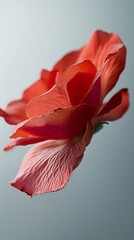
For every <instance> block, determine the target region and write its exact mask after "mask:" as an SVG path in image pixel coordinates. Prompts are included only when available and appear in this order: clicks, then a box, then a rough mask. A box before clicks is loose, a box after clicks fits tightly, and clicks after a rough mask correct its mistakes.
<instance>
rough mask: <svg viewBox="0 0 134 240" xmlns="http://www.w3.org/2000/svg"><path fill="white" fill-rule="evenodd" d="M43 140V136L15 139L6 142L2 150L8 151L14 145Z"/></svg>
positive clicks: (24, 144)
mask: <svg viewBox="0 0 134 240" xmlns="http://www.w3.org/2000/svg"><path fill="white" fill-rule="evenodd" d="M44 140H45V139H44V138H39V137H29V138H19V139H15V140H13V141H12V142H10V143H8V144H7V145H6V146H5V147H4V151H9V150H11V149H12V148H14V147H16V146H26V145H29V144H34V143H39V142H43V141H44Z"/></svg>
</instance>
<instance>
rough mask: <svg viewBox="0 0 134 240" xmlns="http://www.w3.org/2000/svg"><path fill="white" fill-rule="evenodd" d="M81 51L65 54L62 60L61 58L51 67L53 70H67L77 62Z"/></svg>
mask: <svg viewBox="0 0 134 240" xmlns="http://www.w3.org/2000/svg"><path fill="white" fill-rule="evenodd" d="M81 50H82V49H80V50H77V51H72V52H70V53H67V54H66V55H65V56H64V57H63V58H61V59H60V60H59V61H58V62H57V63H56V64H55V65H54V67H53V69H54V70H57V71H60V70H61V69H62V68H67V67H69V66H70V65H73V64H74V63H76V62H77V58H78V57H79V54H80V52H81Z"/></svg>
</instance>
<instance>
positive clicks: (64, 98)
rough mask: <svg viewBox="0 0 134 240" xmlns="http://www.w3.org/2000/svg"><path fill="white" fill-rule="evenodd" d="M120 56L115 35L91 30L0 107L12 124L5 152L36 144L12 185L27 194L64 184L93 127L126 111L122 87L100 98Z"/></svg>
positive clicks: (119, 66) (123, 52)
mask: <svg viewBox="0 0 134 240" xmlns="http://www.w3.org/2000/svg"><path fill="white" fill-rule="evenodd" d="M125 60H126V48H125V46H124V44H123V43H122V41H121V39H120V38H119V37H118V35H116V34H115V33H106V32H103V31H100V30H98V31H95V32H94V33H93V34H92V36H91V39H90V40H89V42H88V43H87V44H86V45H85V46H83V47H82V48H81V49H79V50H76V51H73V52H70V53H68V54H66V55H65V56H64V57H63V58H62V59H60V60H59V61H58V62H57V63H56V64H55V65H54V67H53V69H52V70H51V71H47V70H43V71H42V72H41V76H40V78H39V80H37V81H36V82H35V83H34V84H32V85H31V86H30V87H29V88H28V89H26V90H25V91H24V92H23V95H22V98H21V99H19V100H16V101H13V102H11V103H9V104H8V105H7V108H6V109H5V110H2V109H0V115H1V116H2V117H4V119H5V120H6V122H7V123H9V124H14V125H16V127H15V130H14V132H13V134H12V135H11V138H13V139H14V140H13V141H12V142H11V143H9V144H8V145H7V146H6V147H5V150H10V149H11V148H13V147H15V146H17V145H28V144H33V143H38V144H37V145H35V146H34V147H33V148H32V149H31V150H30V151H29V152H28V153H27V154H26V156H25V157H24V160H23V162H22V164H21V166H20V169H19V171H18V174H17V176H16V178H15V179H14V180H12V181H11V185H12V186H14V187H16V188H18V189H19V190H21V191H24V192H26V193H27V194H28V195H30V196H32V195H35V194H40V193H44V192H50V191H57V190H60V189H61V188H63V187H64V186H65V185H66V183H67V182H68V180H69V178H70V175H71V173H72V172H73V170H74V169H75V168H76V167H77V166H78V165H79V164H80V162H81V160H82V158H83V155H84V151H85V149H86V147H87V145H88V144H89V143H90V141H91V139H92V136H93V134H94V132H95V130H96V128H97V127H98V126H101V125H102V124H103V123H104V122H108V121H114V120H117V119H119V118H120V117H122V116H123V114H124V113H125V112H126V111H127V109H128V106H129V97H128V91H127V89H121V90H120V91H119V92H117V93H116V94H115V95H114V96H113V97H112V98H111V99H110V100H109V101H108V102H105V101H104V98H105V96H106V95H107V94H108V93H109V92H110V91H111V90H112V89H113V87H114V86H115V84H116V83H117V81H118V79H119V76H120V74H121V72H122V71H123V69H124V67H125Z"/></svg>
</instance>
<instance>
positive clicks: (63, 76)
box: [26, 61, 96, 118]
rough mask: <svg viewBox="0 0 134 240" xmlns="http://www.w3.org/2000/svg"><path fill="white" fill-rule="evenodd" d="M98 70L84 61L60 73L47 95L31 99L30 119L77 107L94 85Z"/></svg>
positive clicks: (28, 110)
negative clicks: (56, 110) (60, 109)
mask: <svg viewBox="0 0 134 240" xmlns="http://www.w3.org/2000/svg"><path fill="white" fill-rule="evenodd" d="M95 74H96V68H95V67H94V65H93V64H92V63H91V62H90V61H84V62H82V63H79V64H77V65H73V66H70V67H68V68H67V69H64V70H62V71H60V72H58V74H57V77H56V85H55V86H54V87H53V88H52V89H51V90H50V91H48V92H47V93H45V94H42V95H41V96H38V97H36V98H33V99H31V101H30V102H29V103H28V105H27V108H26V110H27V115H28V117H29V118H32V117H37V116H41V115H43V114H48V113H51V112H53V111H54V110H55V109H57V108H66V107H69V106H72V105H73V106H74V105H77V104H78V103H79V102H80V101H81V100H82V98H83V97H84V96H85V94H86V93H87V91H88V90H89V88H90V87H91V86H92V84H93V80H94V77H95Z"/></svg>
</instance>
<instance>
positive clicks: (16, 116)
mask: <svg viewBox="0 0 134 240" xmlns="http://www.w3.org/2000/svg"><path fill="white" fill-rule="evenodd" d="M25 107H26V102H25V101H24V100H23V99H22V100H16V101H13V102H10V103H9V104H8V105H7V107H6V109H5V110H2V109H0V116H1V117H3V118H4V119H5V121H6V122H7V123H8V124H13V125H15V124H18V123H19V122H21V121H24V120H25V119H27V116H26V113H25Z"/></svg>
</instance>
